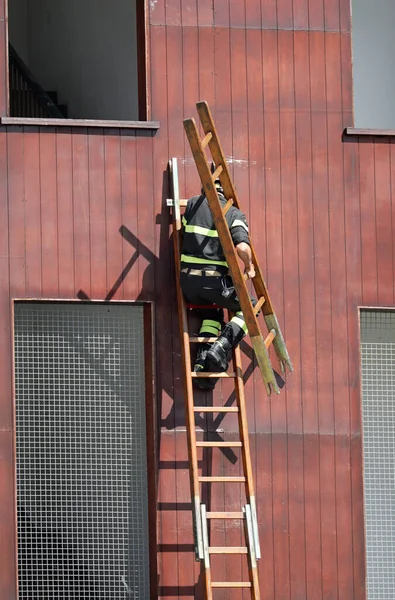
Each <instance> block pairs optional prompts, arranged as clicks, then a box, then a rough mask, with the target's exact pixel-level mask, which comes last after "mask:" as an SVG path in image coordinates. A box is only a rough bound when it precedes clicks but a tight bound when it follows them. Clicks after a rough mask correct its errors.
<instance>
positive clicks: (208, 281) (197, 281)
mask: <svg viewBox="0 0 395 600" xmlns="http://www.w3.org/2000/svg"><path fill="white" fill-rule="evenodd" d="M180 276H181V281H180V283H181V288H182V291H183V293H184V296H185V298H186V300H187V302H189V303H190V304H197V305H199V304H201V305H203V306H207V305H210V304H216V305H217V306H219V307H221V308H214V307H213V308H205V309H201V311H200V312H201V316H202V319H203V320H202V325H201V328H200V332H199V335H205V336H210V337H213V336H218V335H219V334H220V333H221V331H222V335H225V337H226V338H227V340H228V341H229V342H230V344H231V345H232V347H233V346H236V345H237V344H239V343H240V341H241V340H242V339H243V337H244V336H245V334H246V333H247V326H246V322H245V319H244V317H243V313H242V312H241V307H240V302H239V300H238V298H237V295H236V292H235V290H234V287H233V282H232V279H231V278H230V277H229V276H228V275H224V276H220V277H213V276H207V275H191V274H189V273H183V272H181V275H180ZM251 300H252V302H253V304H256V300H255V298H251ZM224 308H225V309H228V310H230V311H232V312H233V313H235V315H234V317H233V318H232V319H231V320H230V321H229V323H227V324H226V326H225V327H224V311H223V309H224Z"/></svg>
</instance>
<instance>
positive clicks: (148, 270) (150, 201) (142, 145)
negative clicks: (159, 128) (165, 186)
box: [136, 131, 160, 300]
mask: <svg viewBox="0 0 395 600" xmlns="http://www.w3.org/2000/svg"><path fill="white" fill-rule="evenodd" d="M152 171H153V163H152V135H151V132H149V131H143V132H140V133H139V135H138V136H137V142H136V174H137V190H138V205H137V210H138V215H137V231H138V234H137V237H138V239H139V241H140V243H141V245H142V247H143V248H144V252H143V250H142V248H140V251H141V254H140V257H139V261H138V282H139V290H141V292H140V295H139V298H140V299H142V300H153V299H154V297H155V284H154V281H155V255H154V247H155V243H154V238H155V217H156V211H159V209H160V206H158V204H155V202H154V198H155V196H154V189H153V181H152V175H151V174H152ZM157 202H158V203H159V202H160V198H158V201H157ZM148 207H150V209H148Z"/></svg>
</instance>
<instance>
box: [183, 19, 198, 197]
mask: <svg viewBox="0 0 395 600" xmlns="http://www.w3.org/2000/svg"><path fill="white" fill-rule="evenodd" d="M182 35H183V41H182V44H183V98H184V113H183V115H184V117H185V118H190V117H195V116H196V102H197V100H198V98H199V91H198V90H199V87H198V86H199V77H198V68H199V64H198V62H199V32H198V29H197V28H196V27H185V28H184V29H183V32H182ZM180 129H181V131H182V135H183V147H184V150H183V155H184V156H185V159H184V160H183V161H182V163H181V164H183V165H184V169H183V171H184V184H185V187H184V188H181V189H180V194H181V195H182V196H183V197H185V198H189V197H191V196H193V195H194V194H196V193H198V191H199V190H200V187H201V185H200V180H199V175H198V172H197V169H196V167H195V163H194V160H193V157H192V154H191V150H190V147H189V144H188V140H187V137H186V135H184V129H183V126H182V122H180Z"/></svg>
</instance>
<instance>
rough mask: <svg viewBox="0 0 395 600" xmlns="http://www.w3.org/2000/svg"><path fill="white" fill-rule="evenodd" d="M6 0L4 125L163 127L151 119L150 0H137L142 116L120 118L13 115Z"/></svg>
mask: <svg viewBox="0 0 395 600" xmlns="http://www.w3.org/2000/svg"><path fill="white" fill-rule="evenodd" d="M9 1H10V0H4V10H5V21H6V26H5V63H6V64H5V86H6V99H5V100H6V106H5V113H6V114H5V116H2V117H0V123H1V124H2V125H31V126H39V127H41V126H49V127H59V126H61V127H62V126H63V127H104V128H116V129H149V130H156V129H159V127H160V124H159V122H158V121H152V120H151V105H150V87H149V81H150V61H149V57H148V48H149V31H150V30H149V7H148V0H136V30H137V37H136V41H137V85H138V111H139V120H138V121H134V120H117V119H57V118H30V117H12V116H11V115H10V77H9V50H8V38H9V36H8V2H9Z"/></svg>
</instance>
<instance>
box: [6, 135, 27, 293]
mask: <svg viewBox="0 0 395 600" xmlns="http://www.w3.org/2000/svg"><path fill="white" fill-rule="evenodd" d="M7 150H8V198H9V205H8V218H9V222H8V227H9V231H10V235H9V261H10V262H9V265H10V291H11V294H12V296H13V297H17V298H23V297H24V296H25V290H26V270H25V181H24V177H23V176H21V165H22V164H23V154H24V135H23V132H22V130H21V128H19V127H15V128H14V127H10V128H8V129H7Z"/></svg>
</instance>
